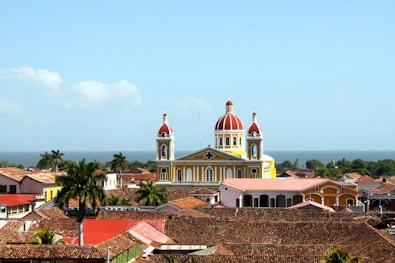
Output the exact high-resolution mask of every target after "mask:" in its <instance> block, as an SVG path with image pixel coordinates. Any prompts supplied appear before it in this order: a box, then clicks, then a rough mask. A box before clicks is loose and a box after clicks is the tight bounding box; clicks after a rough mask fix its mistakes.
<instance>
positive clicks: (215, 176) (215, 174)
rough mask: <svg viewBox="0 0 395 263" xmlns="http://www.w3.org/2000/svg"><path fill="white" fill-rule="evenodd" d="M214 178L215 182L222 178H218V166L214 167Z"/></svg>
mask: <svg viewBox="0 0 395 263" xmlns="http://www.w3.org/2000/svg"><path fill="white" fill-rule="evenodd" d="M214 171H215V172H214V178H213V181H214V182H218V181H219V180H221V179H220V178H219V180H217V176H218V173H217V166H215V167H214Z"/></svg>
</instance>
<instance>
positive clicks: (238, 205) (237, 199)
mask: <svg viewBox="0 0 395 263" xmlns="http://www.w3.org/2000/svg"><path fill="white" fill-rule="evenodd" d="M236 207H240V199H239V198H236Z"/></svg>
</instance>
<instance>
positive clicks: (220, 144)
mask: <svg viewBox="0 0 395 263" xmlns="http://www.w3.org/2000/svg"><path fill="white" fill-rule="evenodd" d="M219 146H222V137H219Z"/></svg>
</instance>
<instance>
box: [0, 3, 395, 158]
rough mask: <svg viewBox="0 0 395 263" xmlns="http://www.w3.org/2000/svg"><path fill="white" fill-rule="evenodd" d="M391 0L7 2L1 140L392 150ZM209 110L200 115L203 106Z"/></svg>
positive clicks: (45, 146) (1, 20)
mask: <svg viewBox="0 0 395 263" xmlns="http://www.w3.org/2000/svg"><path fill="white" fill-rule="evenodd" d="M394 8H395V3H394V1H313V0H311V1H62V2H61V3H60V2H59V1H1V2H0V91H1V92H0V119H1V122H0V134H1V138H0V150H2V151H20V150H24V151H26V150H27V151H42V150H49V149H61V150H64V151H66V150H110V151H112V150H114V151H118V150H154V149H155V134H156V130H157V128H158V127H159V126H160V124H161V122H162V113H163V111H167V113H168V116H169V122H170V124H171V126H172V127H173V129H174V131H175V136H176V150H196V149H198V148H199V126H200V127H201V131H202V135H201V136H202V145H203V146H206V145H208V144H212V142H213V140H214V135H213V132H214V124H215V122H216V120H217V119H218V118H219V117H220V115H222V114H223V113H224V111H225V103H226V101H227V100H228V99H230V100H232V101H233V102H234V104H235V113H236V114H238V115H239V116H240V118H241V119H242V120H243V122H244V125H245V126H248V125H249V123H250V122H251V114H252V112H253V111H256V112H257V113H258V121H259V123H260V124H261V126H262V127H263V129H264V134H265V147H266V149H269V150H395V139H394V130H395V49H394V47H395V34H394V25H395V16H394V15H393V10H394ZM199 113H200V116H201V117H200V124H199V121H198V116H199Z"/></svg>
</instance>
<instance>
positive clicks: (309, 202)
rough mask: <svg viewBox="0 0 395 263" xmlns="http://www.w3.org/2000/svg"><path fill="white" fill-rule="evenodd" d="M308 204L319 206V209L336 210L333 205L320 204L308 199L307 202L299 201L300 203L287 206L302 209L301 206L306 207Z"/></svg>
mask: <svg viewBox="0 0 395 263" xmlns="http://www.w3.org/2000/svg"><path fill="white" fill-rule="evenodd" d="M306 206H314V207H317V208H318V209H323V210H327V211H329V212H335V210H333V208H332V207H329V206H326V205H323V204H319V203H317V202H314V201H311V200H307V201H305V202H302V203H299V204H296V205H293V206H290V207H287V209H300V208H304V207H306Z"/></svg>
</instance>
